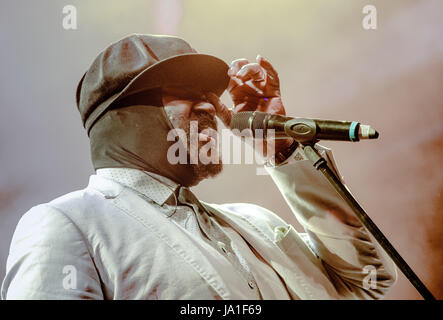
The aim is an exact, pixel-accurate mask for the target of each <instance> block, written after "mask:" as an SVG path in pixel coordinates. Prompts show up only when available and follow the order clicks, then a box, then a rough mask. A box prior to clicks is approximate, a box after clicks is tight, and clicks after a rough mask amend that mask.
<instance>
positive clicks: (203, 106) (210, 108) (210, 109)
mask: <svg viewBox="0 0 443 320" xmlns="http://www.w3.org/2000/svg"><path fill="white" fill-rule="evenodd" d="M193 109H194V111H204V112H207V113H209V114H210V115H211V116H213V117H215V113H216V111H215V107H214V105H212V104H211V103H209V102H207V101H201V102H198V103H197V104H195V105H194V107H193Z"/></svg>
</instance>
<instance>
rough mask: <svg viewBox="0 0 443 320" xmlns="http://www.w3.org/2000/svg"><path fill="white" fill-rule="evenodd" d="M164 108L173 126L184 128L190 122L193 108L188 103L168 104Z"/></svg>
mask: <svg viewBox="0 0 443 320" xmlns="http://www.w3.org/2000/svg"><path fill="white" fill-rule="evenodd" d="M164 110H165V113H166V115H167V117H168V118H169V121H170V122H171V124H172V126H173V127H174V128H182V129H183V128H184V127H185V125H186V124H187V122H188V121H187V120H188V118H189V113H190V110H191V108H190V107H188V106H186V105H176V106H174V105H168V106H165V107H164Z"/></svg>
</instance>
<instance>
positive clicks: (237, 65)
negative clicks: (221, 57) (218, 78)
mask: <svg viewBox="0 0 443 320" xmlns="http://www.w3.org/2000/svg"><path fill="white" fill-rule="evenodd" d="M248 63H249V61H248V60H247V59H245V58H241V59H236V60H234V61H232V62H231V65H230V67H229V70H228V76H230V77H232V76H234V75H236V74H237V72H238V71H239V70H240V69H241V68H242V67H243V66H244V65H246V64H248Z"/></svg>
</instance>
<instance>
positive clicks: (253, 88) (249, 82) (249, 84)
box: [244, 81, 263, 95]
mask: <svg viewBox="0 0 443 320" xmlns="http://www.w3.org/2000/svg"><path fill="white" fill-rule="evenodd" d="M244 85H245V86H248V87H249V88H251V89H252V90H254V93H255V94H258V95H263V91H262V90H260V88H258V87H257V86H256V82H253V81H246V82H245V83H244Z"/></svg>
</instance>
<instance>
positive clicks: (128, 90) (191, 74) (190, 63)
mask: <svg viewBox="0 0 443 320" xmlns="http://www.w3.org/2000/svg"><path fill="white" fill-rule="evenodd" d="M228 69H229V66H228V65H227V64H226V62H224V61H223V60H221V59H219V58H217V57H214V56H211V55H207V54H200V53H186V54H182V55H177V56H172V57H169V58H167V59H164V60H161V61H159V62H158V63H156V64H154V65H152V66H150V67H148V68H146V69H145V70H143V71H142V72H140V73H139V74H138V75H137V76H136V77H135V78H134V79H132V80H131V82H129V83H128V85H127V86H126V87H125V88H124V89H123V90H122V91H120V92H119V93H117V94H115V95H113V96H111V97H109V98H108V99H107V100H105V101H104V102H103V103H101V104H100V105H99V106H98V107H97V108H96V109H95V110H94V111H93V112H92V113H91V114H90V115H89V117H88V119H87V120H86V123H85V128H86V130H87V132H88V134H89V130H90V129H91V127H92V125H93V124H94V123H95V121H96V120H97V119H98V118H99V117H100V115H102V114H103V113H104V112H105V111H106V109H108V108H109V107H110V106H111V105H113V104H114V103H116V102H117V101H119V100H120V99H122V98H125V97H128V96H130V95H133V94H136V93H139V92H142V91H146V90H150V89H154V88H159V87H165V86H185V87H189V88H196V89H198V90H199V91H201V92H213V93H215V94H216V95H217V96H221V95H222V94H223V92H224V91H225V90H226V88H227V87H228V84H229V76H228Z"/></svg>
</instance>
